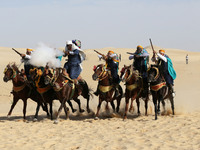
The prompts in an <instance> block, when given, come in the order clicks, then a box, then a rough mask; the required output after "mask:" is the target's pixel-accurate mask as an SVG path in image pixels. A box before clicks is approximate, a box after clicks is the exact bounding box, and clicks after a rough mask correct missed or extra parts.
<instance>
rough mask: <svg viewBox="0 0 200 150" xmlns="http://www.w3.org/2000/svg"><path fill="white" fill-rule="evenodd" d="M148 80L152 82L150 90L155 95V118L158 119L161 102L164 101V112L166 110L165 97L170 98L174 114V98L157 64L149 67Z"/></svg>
mask: <svg viewBox="0 0 200 150" xmlns="http://www.w3.org/2000/svg"><path fill="white" fill-rule="evenodd" d="M148 82H149V83H150V90H151V93H152V97H153V103H154V111H155V120H157V114H159V113H160V102H162V105H163V108H164V112H165V111H166V110H165V101H164V100H165V99H169V100H170V103H171V109H172V114H173V115H174V98H173V96H172V93H171V92H170V90H169V88H168V86H166V82H165V80H164V77H163V76H162V75H161V74H160V72H159V68H158V67H157V66H156V65H151V67H149V68H148Z"/></svg>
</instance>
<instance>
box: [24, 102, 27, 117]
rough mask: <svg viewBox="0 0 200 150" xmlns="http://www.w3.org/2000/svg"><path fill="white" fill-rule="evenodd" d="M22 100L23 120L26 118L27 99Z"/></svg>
mask: <svg viewBox="0 0 200 150" xmlns="http://www.w3.org/2000/svg"><path fill="white" fill-rule="evenodd" d="M23 102H24V108H23V114H24V120H25V119H26V107H27V99H24V100H23Z"/></svg>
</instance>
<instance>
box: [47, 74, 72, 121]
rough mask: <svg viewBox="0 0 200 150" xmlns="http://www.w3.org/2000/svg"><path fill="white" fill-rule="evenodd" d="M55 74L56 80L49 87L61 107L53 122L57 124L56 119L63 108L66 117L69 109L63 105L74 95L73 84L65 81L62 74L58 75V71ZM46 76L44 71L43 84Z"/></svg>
mask: <svg viewBox="0 0 200 150" xmlns="http://www.w3.org/2000/svg"><path fill="white" fill-rule="evenodd" d="M56 74H57V75H56V78H55V80H54V82H53V84H51V87H52V89H53V92H54V93H55V94H56V96H57V98H58V100H59V101H60V103H61V105H60V107H59V109H58V113H57V115H56V118H55V120H54V123H55V124H57V123H58V118H59V115H60V113H61V111H62V108H63V107H64V111H65V114H66V116H67V117H68V111H69V109H68V108H67V107H66V105H65V103H66V102H67V101H69V100H70V99H72V97H73V96H74V93H75V84H74V83H73V82H71V81H70V80H69V79H66V77H65V76H64V75H63V74H62V73H60V71H58V72H57V73H56ZM47 75H48V72H46V71H44V76H43V82H44V84H45V82H47V81H46V79H47V77H46V76H47Z"/></svg>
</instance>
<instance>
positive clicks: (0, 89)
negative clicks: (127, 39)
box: [0, 46, 200, 150]
mask: <svg viewBox="0 0 200 150" xmlns="http://www.w3.org/2000/svg"><path fill="white" fill-rule="evenodd" d="M16 49H17V50H19V51H20V52H23V53H24V52H25V49H24V48H19V49H18V48H16ZM61 49H62V48H61ZM146 49H147V50H148V52H149V53H150V55H151V56H152V50H151V48H150V46H147V47H146ZM159 49H160V47H159V46H155V50H156V51H158V50H159ZM96 50H98V51H99V52H101V53H104V54H106V53H107V51H108V50H114V51H115V52H116V53H118V54H121V56H122V62H121V63H120V69H121V68H122V66H123V65H124V64H127V65H128V64H131V63H132V61H130V60H128V56H129V55H128V54H126V52H134V50H135V49H130V48H112V47H108V48H102V49H96ZM165 50H166V53H167V54H168V55H169V56H170V58H171V59H172V61H173V64H174V68H175V70H176V72H177V79H176V80H175V91H176V97H175V113H176V115H175V116H172V115H171V114H170V103H169V102H168V103H167V107H168V112H169V114H168V115H164V116H158V120H157V121H155V120H154V109H153V104H152V101H150V102H149V109H148V116H144V104H143V102H142V101H141V110H142V111H141V113H142V115H141V116H139V117H138V116H137V115H136V104H135V103H134V109H135V111H134V112H133V113H132V114H131V113H129V114H128V119H127V120H126V121H123V119H122V117H121V115H122V114H123V112H124V99H122V103H121V109H120V114H118V115H114V114H112V111H111V113H110V114H107V113H106V112H105V103H104V104H103V106H102V110H101V116H100V120H94V116H93V115H94V113H95V112H96V107H97V104H98V99H97V97H94V98H93V99H92V100H91V102H90V106H91V108H92V110H93V112H94V113H91V114H87V113H86V112H85V113H83V114H79V113H75V114H72V113H71V114H70V120H65V116H64V113H62V115H61V118H60V122H59V124H57V125H55V124H53V122H52V121H51V120H49V119H48V118H47V117H46V114H45V113H44V112H43V111H40V113H39V121H38V122H33V121H32V119H33V115H34V113H35V108H36V104H35V103H34V102H33V101H31V100H28V108H27V120H26V121H23V119H22V116H23V115H22V114H23V113H22V108H23V103H22V102H21V101H20V102H19V103H18V104H17V105H16V107H15V109H14V111H13V113H12V116H11V118H9V119H8V118H7V117H6V116H7V113H8V111H9V109H10V105H11V103H12V95H10V91H11V89H12V83H11V82H8V83H4V82H3V80H0V130H1V132H0V139H1V140H0V149H1V150H2V149H34V150H35V149H66V150H68V149H69V150H75V149H92V150H100V149H107V150H111V149H113V150H126V149H130V150H149V149H151V150H165V149H166V150H169V149H181V150H188V149H189V150H197V149H200V143H199V141H200V99H199V94H200V87H199V85H200V80H199V77H200V70H199V65H200V53H199V52H190V51H184V50H177V49H172V48H167V49H165ZM85 52H86V55H87V60H86V61H85V62H83V68H84V70H83V72H82V77H83V78H84V79H85V80H86V81H87V82H88V84H89V86H90V87H91V88H92V89H93V90H95V89H96V86H97V82H96V81H93V80H92V77H91V76H92V73H93V70H92V68H93V66H94V65H97V64H100V63H104V62H103V61H99V60H98V57H97V54H96V53H95V52H94V51H93V50H92V49H88V50H85ZM186 54H189V64H188V65H186V64H185V56H186ZM0 56H1V59H0V69H1V71H2V73H0V78H1V79H3V70H4V68H5V66H6V65H7V64H8V63H9V62H16V63H17V65H20V64H21V63H20V57H19V56H18V55H17V54H16V53H15V52H14V51H12V50H11V48H5V47H1V48H0ZM64 62H65V61H64V59H63V60H62V65H63V64H64ZM150 63H152V62H150ZM20 68H23V64H21V65H20ZM121 85H122V86H124V85H123V84H122V83H121ZM81 101H82V106H83V108H84V109H85V106H86V100H84V99H83V98H81ZM73 104H74V107H77V104H75V103H73ZM58 106H59V103H58V102H56V101H55V102H54V110H55V111H56V110H57V108H58Z"/></svg>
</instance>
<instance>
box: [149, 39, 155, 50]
mask: <svg viewBox="0 0 200 150" xmlns="http://www.w3.org/2000/svg"><path fill="white" fill-rule="evenodd" d="M149 41H150V43H151V48H152V50H153V51H155V50H154V48H153V44H152V41H151V38H150V39H149Z"/></svg>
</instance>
